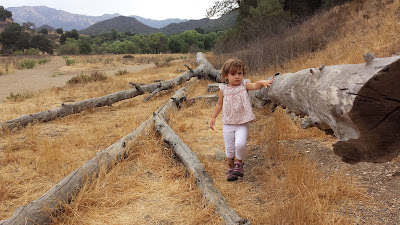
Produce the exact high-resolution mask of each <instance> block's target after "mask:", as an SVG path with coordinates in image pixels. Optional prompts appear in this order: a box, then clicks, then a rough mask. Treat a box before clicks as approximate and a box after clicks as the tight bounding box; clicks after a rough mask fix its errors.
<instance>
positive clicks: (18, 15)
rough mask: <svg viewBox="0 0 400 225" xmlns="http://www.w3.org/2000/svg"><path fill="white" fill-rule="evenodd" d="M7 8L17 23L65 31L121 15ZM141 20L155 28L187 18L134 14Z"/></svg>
mask: <svg viewBox="0 0 400 225" xmlns="http://www.w3.org/2000/svg"><path fill="white" fill-rule="evenodd" d="M7 10H9V11H11V12H12V14H13V19H14V21H15V22H16V23H19V24H20V25H22V23H23V22H27V21H29V22H33V23H35V25H36V26H37V27H39V26H42V25H45V24H48V25H49V26H52V27H54V28H56V29H57V28H63V30H65V31H69V30H72V29H76V30H82V29H85V28H88V27H89V26H91V25H93V24H95V23H97V22H100V21H104V20H108V19H111V18H114V17H118V16H121V15H120V14H104V15H102V16H87V15H81V14H73V13H69V12H66V11H63V10H57V9H53V8H49V7H46V6H22V7H9V8H7ZM130 17H134V18H136V19H137V20H139V21H140V22H142V23H144V24H146V25H147V26H150V27H154V28H161V27H164V26H166V25H168V24H170V23H179V22H185V21H187V20H185V19H165V20H152V19H147V18H143V17H140V16H135V15H132V16H130Z"/></svg>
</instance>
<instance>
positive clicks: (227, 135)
mask: <svg viewBox="0 0 400 225" xmlns="http://www.w3.org/2000/svg"><path fill="white" fill-rule="evenodd" d="M234 128H235V126H232V125H224V126H223V129H222V130H223V134H224V141H225V154H226V160H227V162H228V166H229V170H228V178H227V180H228V181H235V180H237V179H238V177H237V176H235V175H233V166H234V157H235V129H234Z"/></svg>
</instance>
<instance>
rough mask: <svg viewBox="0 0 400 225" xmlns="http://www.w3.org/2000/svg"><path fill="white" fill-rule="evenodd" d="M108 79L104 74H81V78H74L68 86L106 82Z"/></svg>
mask: <svg viewBox="0 0 400 225" xmlns="http://www.w3.org/2000/svg"><path fill="white" fill-rule="evenodd" d="M106 79H107V76H106V75H105V74H104V73H102V72H97V71H96V72H93V73H91V74H90V75H87V74H83V73H82V74H80V75H79V76H75V77H72V78H71V79H70V80H69V81H68V82H67V84H70V85H75V84H86V83H89V82H95V81H104V80H106Z"/></svg>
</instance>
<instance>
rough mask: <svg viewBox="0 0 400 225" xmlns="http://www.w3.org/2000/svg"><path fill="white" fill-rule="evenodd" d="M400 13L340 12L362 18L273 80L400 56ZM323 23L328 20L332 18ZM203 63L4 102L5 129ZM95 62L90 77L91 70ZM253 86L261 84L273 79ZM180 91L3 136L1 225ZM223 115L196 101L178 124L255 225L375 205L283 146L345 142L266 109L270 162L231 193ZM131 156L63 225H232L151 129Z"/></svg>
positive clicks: (346, 215) (362, 6) (344, 220)
mask: <svg viewBox="0 0 400 225" xmlns="http://www.w3.org/2000/svg"><path fill="white" fill-rule="evenodd" d="M346 7H347V8H346ZM356 7H357V8H358V11H357V10H355V8H356ZM399 7H400V1H399V0H393V1H365V2H362V3H360V1H354V3H351V4H346V5H344V6H343V7H342V8H335V9H333V10H336V11H338V12H341V13H344V12H348V13H350V16H349V17H348V18H349V19H348V20H346V21H345V24H343V29H342V31H341V34H340V35H338V38H337V39H335V40H334V41H332V42H330V43H329V44H328V45H327V47H326V48H325V49H324V50H321V51H318V52H314V53H310V54H307V55H304V56H301V57H299V58H298V59H295V60H293V61H291V62H289V63H287V64H285V65H280V66H277V67H276V68H269V70H268V71H265V73H266V74H272V73H274V72H275V71H277V70H279V71H281V72H289V71H290V72H294V71H297V70H300V69H304V68H308V67H315V66H319V65H320V64H327V65H330V64H341V63H361V62H362V54H364V53H365V52H367V51H371V52H373V53H374V54H376V55H377V56H380V57H382V56H390V55H391V54H392V53H397V52H398V51H399V46H400V45H399V43H400V41H399V40H398V38H399V36H398V30H399V27H398V26H399V24H398V22H397V21H398V17H399V16H398V13H397V11H396V9H398V8H399ZM375 9H379V10H375ZM330 13H331V14H335V13H336V14H337V12H335V11H331V12H330ZM327 15H329V14H327ZM365 15H368V16H365ZM322 18H326V15H325V17H324V15H323V16H322ZM328 18H329V17H328ZM346 18H347V17H346ZM366 18H367V19H366ZM316 21H319V22H321V21H324V20H322V19H321V17H320V18H318V19H317V20H316ZM316 21H314V22H316ZM327 22H329V21H327ZM74 57H75V56H74ZM97 57H100V56H97ZM107 57H108V56H107ZM151 57H156V56H151ZM207 57H209V59H210V61H211V62H212V64H213V65H216V68H219V67H220V64H222V62H223V61H224V60H225V59H224V57H229V56H212V55H210V54H208V55H207ZM239 57H240V56H239ZM71 58H72V57H71ZM77 59H79V58H77ZM193 59H194V57H193V56H189V57H188V58H187V60H186V61H181V62H172V63H171V65H166V66H165V67H159V68H154V69H148V70H145V71H141V72H139V73H130V74H126V75H122V76H118V77H110V78H109V79H108V80H106V81H105V82H96V83H89V84H85V85H77V86H66V87H63V88H54V89H51V90H44V91H42V92H40V93H37V94H35V96H34V97H32V98H30V99H25V100H23V101H22V102H18V103H16V102H10V101H7V102H3V103H0V111H1V114H0V121H5V120H8V119H13V118H16V117H18V116H21V115H24V114H28V113H35V112H39V111H43V110H47V109H52V108H55V107H58V106H59V105H60V104H61V103H62V102H66V101H72V100H73V101H79V100H83V99H87V98H91V97H96V96H102V95H106V94H109V93H112V92H115V91H120V90H125V89H127V88H130V87H129V85H128V83H129V82H137V83H150V82H152V81H154V80H157V79H171V78H173V77H176V76H178V75H179V74H180V73H179V72H177V71H176V70H177V69H184V68H182V65H183V64H185V63H186V64H188V65H190V66H192V68H195V67H196V66H195V65H194V60H193ZM79 60H80V59H79ZM94 60H98V61H100V60H99V59H93V61H94ZM83 64H84V63H82V64H80V65H78V67H79V66H81V67H86V66H88V65H83ZM103 64H104V63H103ZM118 65H120V64H115V66H118ZM98 66H100V64H99V65H98ZM88 67H91V66H88ZM92 69H95V68H92ZM249 77H250V79H251V80H253V81H255V80H257V79H261V78H263V77H262V76H257V75H250V76H249ZM208 83H209V82H208V81H202V80H201V81H198V82H196V83H195V84H194V85H191V86H190V88H189V96H188V98H191V97H195V96H199V95H204V94H206V85H207V84H208ZM172 93H173V91H168V92H165V93H161V94H158V95H156V96H155V97H154V98H153V100H152V101H150V102H147V103H143V102H142V99H143V98H144V96H139V97H136V98H134V99H130V100H126V101H123V102H120V103H116V104H114V105H113V106H112V107H102V108H96V109H92V110H89V111H86V112H83V113H80V114H77V115H71V116H68V117H65V118H62V119H58V120H56V121H52V122H48V123H43V124H34V125H31V126H28V127H27V128H24V129H22V130H20V131H16V132H9V133H6V134H0V135H1V139H0V165H1V166H0V199H2V201H1V202H0V219H6V218H8V217H10V216H11V215H12V213H13V211H14V210H15V209H16V208H17V207H18V206H21V205H26V204H28V203H29V202H30V201H32V200H34V199H36V198H38V197H39V196H41V195H42V194H43V193H45V192H46V191H47V190H49V189H50V187H52V186H53V185H54V184H56V183H57V182H58V181H60V180H61V179H62V178H63V177H65V176H66V175H67V174H69V173H70V172H71V171H73V170H75V169H76V168H78V167H79V166H80V165H82V164H83V163H84V162H86V160H88V159H90V158H92V157H93V155H94V154H95V153H96V152H97V151H99V150H103V149H105V148H106V147H108V146H109V145H111V144H112V143H114V142H116V141H117V140H119V139H120V138H121V137H123V136H125V135H127V134H128V133H130V132H132V130H133V129H135V128H136V127H138V126H139V125H140V124H141V122H143V121H144V120H145V119H147V118H148V117H149V116H150V115H151V113H152V112H153V111H155V110H156V109H157V108H158V107H160V106H161V105H163V104H164V103H165V102H166V101H167V100H168V98H169V97H170V96H171V94H172ZM211 112H212V106H210V105H208V104H206V103H201V102H200V103H196V104H194V105H191V106H185V107H183V108H182V109H181V110H180V111H176V112H174V113H170V114H169V117H170V123H171V126H172V127H173V128H174V130H175V131H176V132H177V133H178V134H179V135H180V137H181V138H182V139H183V140H184V141H185V143H186V144H187V145H188V146H189V147H190V148H191V149H192V150H193V151H195V152H196V153H197V154H198V157H199V159H200V160H201V161H202V163H203V164H204V165H205V167H206V169H207V172H208V173H209V174H210V176H211V177H212V178H213V179H214V181H215V185H216V186H217V188H218V189H219V190H220V191H221V192H222V193H223V194H224V196H225V197H226V199H227V201H228V203H229V204H230V205H231V206H232V207H233V208H234V209H235V210H236V211H237V212H238V214H239V215H241V216H242V217H247V218H249V219H250V221H251V222H252V223H253V224H265V223H266V221H268V224H348V223H351V224H354V223H357V218H355V217H354V216H352V213H353V212H354V210H355V207H356V205H357V204H360V203H361V204H366V203H365V202H366V199H367V198H368V197H367V196H366V194H365V191H364V190H363V188H362V187H360V185H359V184H358V181H357V179H355V178H351V177H348V176H343V174H342V173H343V171H336V172H331V173H326V171H325V170H324V169H323V168H320V167H318V166H317V165H316V164H315V163H312V162H310V161H309V160H308V159H307V157H304V156H303V155H301V154H298V152H296V151H295V150H294V149H291V148H290V147H287V146H286V145H284V144H283V143H284V141H285V140H296V139H310V140H315V141H318V140H325V141H327V142H328V143H332V142H334V141H335V140H334V138H332V137H330V136H326V135H325V134H323V133H322V132H321V131H319V130H317V129H310V130H302V129H300V128H299V126H298V125H296V124H295V123H294V122H292V121H291V120H290V119H289V117H288V116H287V115H286V114H285V112H284V110H277V111H276V112H275V113H272V114H271V113H270V112H269V111H267V110H265V109H264V110H255V112H256V117H257V120H256V121H255V122H253V123H252V124H251V127H250V137H249V142H248V153H247V155H248V157H250V158H251V157H252V156H253V155H254V156H258V157H259V160H256V159H253V160H248V162H249V163H248V164H246V168H248V170H246V175H245V177H246V178H245V179H241V180H239V181H237V182H233V183H228V182H226V181H225V179H226V175H225V171H226V163H225V162H223V161H216V160H215V152H216V151H217V150H221V151H223V149H224V143H223V138H222V132H221V129H222V126H221V124H220V123H217V124H216V131H211V130H210V129H209V128H208V122H209V117H210V115H211ZM219 119H220V118H219ZM219 121H220V120H219ZM131 151H132V154H131V156H130V157H129V158H128V159H127V160H126V161H124V162H122V163H121V164H119V165H117V166H116V167H115V168H113V169H112V170H111V171H110V172H108V173H105V172H104V171H103V172H102V173H101V174H100V175H99V177H98V178H94V179H93V181H92V182H91V183H88V184H86V185H85V186H84V187H83V189H82V191H81V192H80V193H79V194H78V195H77V196H76V197H74V199H73V201H72V202H71V204H68V205H65V211H64V212H63V213H62V214H61V215H59V216H58V217H56V218H55V220H54V222H53V224H168V223H175V224H221V223H223V221H222V220H221V218H219V217H218V216H217V215H216V213H215V212H214V211H213V206H212V205H208V204H206V202H205V201H204V199H203V198H202V196H201V194H200V192H199V191H198V189H197V188H196V187H195V183H194V181H193V179H192V178H188V177H187V176H186V172H185V169H184V168H183V166H182V165H181V164H180V163H178V162H177V161H176V160H175V158H174V157H173V154H172V153H171V152H170V150H169V149H168V148H166V146H164V145H163V144H162V143H161V141H160V138H159V136H157V135H155V134H154V131H151V130H149V131H147V133H146V135H145V136H144V137H143V138H142V139H141V141H140V143H139V144H138V145H135V146H133V147H132V149H131ZM397 160H398V159H397Z"/></svg>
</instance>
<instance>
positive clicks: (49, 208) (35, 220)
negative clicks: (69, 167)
mask: <svg viewBox="0 0 400 225" xmlns="http://www.w3.org/2000/svg"><path fill="white" fill-rule="evenodd" d="M152 123H153V121H152V117H150V118H149V119H147V120H146V121H145V122H143V123H142V124H141V125H140V126H139V127H138V128H137V129H136V130H134V131H133V132H132V133H130V134H128V135H126V136H125V137H123V138H121V139H120V140H119V141H117V142H115V143H114V144H112V145H111V146H109V147H108V148H106V149H104V150H102V151H100V152H97V153H96V155H95V157H93V158H92V159H90V160H89V161H87V162H86V163H85V164H83V165H82V166H81V167H80V168H78V169H76V170H75V171H73V172H72V173H70V174H69V175H68V176H66V177H65V178H64V179H62V180H61V181H60V182H58V183H57V184H56V185H55V186H54V187H52V188H51V189H50V190H49V191H47V192H46V193H44V194H43V195H42V196H41V197H40V198H38V199H36V200H34V201H32V202H30V203H29V204H28V205H26V206H23V207H19V208H17V209H16V210H15V212H14V214H13V215H12V217H11V218H9V219H7V220H5V221H0V224H2V225H9V224H10V225H11V224H32V225H33V224H48V223H49V222H50V220H51V217H52V216H55V215H56V214H57V213H58V212H60V210H61V209H62V208H63V205H64V204H67V203H69V202H70V201H71V199H72V198H73V197H74V196H75V195H76V194H77V193H78V192H79V190H80V189H81V188H82V186H83V185H84V184H85V183H86V182H88V181H89V179H91V178H93V177H96V176H97V175H98V174H99V172H100V171H101V169H102V168H105V169H107V170H109V169H110V168H112V167H113V166H115V165H116V164H118V163H119V162H120V161H122V160H123V159H125V158H127V156H128V153H129V148H128V147H127V146H131V145H133V144H134V143H135V142H136V141H137V140H138V138H139V136H140V135H141V134H142V133H143V131H144V130H146V128H147V127H149V126H150V125H151V124H152Z"/></svg>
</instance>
